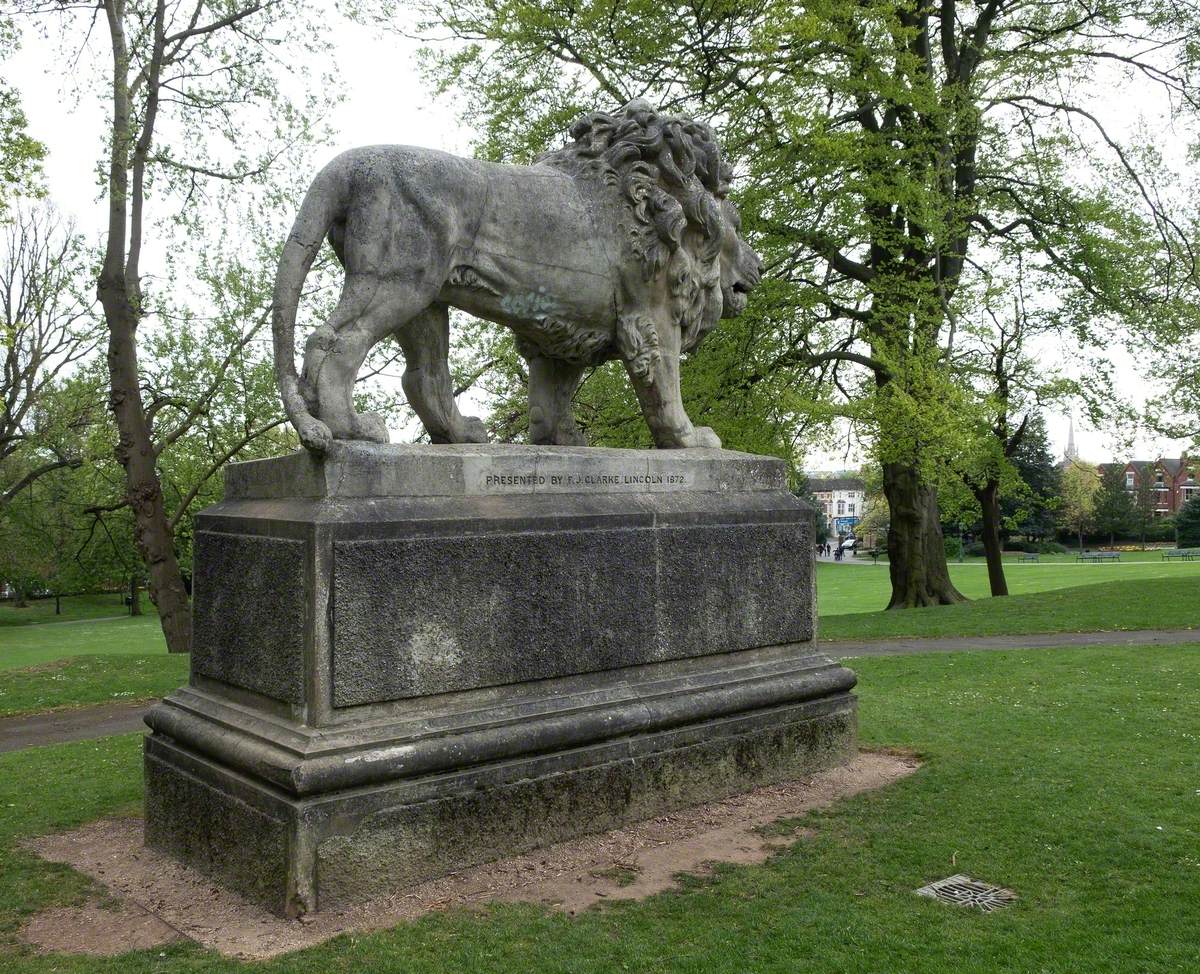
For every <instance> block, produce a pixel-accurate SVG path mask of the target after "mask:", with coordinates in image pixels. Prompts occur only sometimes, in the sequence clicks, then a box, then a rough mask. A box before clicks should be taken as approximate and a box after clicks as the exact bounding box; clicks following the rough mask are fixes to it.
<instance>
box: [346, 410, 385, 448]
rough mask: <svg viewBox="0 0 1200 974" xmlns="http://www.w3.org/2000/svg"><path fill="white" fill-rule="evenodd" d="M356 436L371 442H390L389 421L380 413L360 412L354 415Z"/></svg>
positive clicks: (357, 438)
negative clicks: (385, 420)
mask: <svg viewBox="0 0 1200 974" xmlns="http://www.w3.org/2000/svg"><path fill="white" fill-rule="evenodd" d="M354 438H355V439H356V440H367V441H369V442H371V443H390V442H391V441H392V438H391V435H390V434H389V433H388V428H387V423H385V422H384V420H383V417H382V416H380V415H379V414H378V413H359V414H358V415H357V416H355V417H354Z"/></svg>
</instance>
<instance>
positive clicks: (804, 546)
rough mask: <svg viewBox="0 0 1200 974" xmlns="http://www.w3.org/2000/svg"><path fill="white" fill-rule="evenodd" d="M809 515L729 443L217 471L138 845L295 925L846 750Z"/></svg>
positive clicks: (286, 462)
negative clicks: (181, 680) (717, 447)
mask: <svg viewBox="0 0 1200 974" xmlns="http://www.w3.org/2000/svg"><path fill="white" fill-rule="evenodd" d="M813 528H814V516H813V512H812V511H811V510H810V509H809V508H807V507H806V506H804V505H803V504H802V503H801V502H800V501H798V500H797V499H796V498H795V497H793V496H792V495H791V494H790V493H789V492H788V491H787V489H786V473H785V470H784V466H783V464H782V463H781V462H779V461H776V460H772V459H769V458H764V457H753V456H748V455H745V454H736V453H730V452H726V451H692V450H687V451H660V452H650V451H632V450H629V451H625V450H597V449H581V448H567V447H558V448H547V447H514V446H491V445H489V446H460V447H449V446H437V447H401V446H384V447H381V446H368V445H363V444H353V445H338V446H337V447H336V448H335V450H334V451H333V452H332V453H331V454H330V455H329V456H327V457H326V458H325V459H324V460H316V459H313V458H312V457H310V456H309V455H307V454H294V455H292V456H288V457H281V458H278V459H274V460H263V461H254V462H252V463H247V464H237V465H234V466H233V467H232V468H231V469H230V470H229V472H228V474H227V477H226V500H225V501H224V502H222V503H221V504H218V505H216V506H215V507H212V508H209V509H208V510H207V511H205V512H203V513H202V514H201V515H200V516H199V517H198V519H197V539H196V555H195V633H194V650H193V655H192V675H191V681H190V684H189V686H187V687H184V688H181V689H180V690H178V691H176V692H175V693H173V694H171V695H170V696H169V697H168V698H167V699H166V700H164V701H163V702H162V703H161V704H160V705H158V706H157V707H155V708H154V709H153V710H152V711H151V713H150V714H149V715H148V717H147V723H148V724H149V725H150V726H151V728H152V729H153V731H154V733H153V734H152V735H151V736H150V737H149V738H148V739H147V741H146V756H145V761H146V841H147V843H148V844H149V845H151V846H153V847H155V848H159V849H163V850H166V851H168V852H170V853H172V854H173V855H175V856H176V857H178V858H179V859H181V860H183V861H184V862H187V863H189V864H191V865H193V866H195V867H197V868H199V869H201V870H203V871H205V872H206V873H208V874H210V875H212V876H214V877H215V878H217V879H219V880H220V881H222V882H224V883H226V884H228V885H230V886H231V887H233V888H235V889H237V890H239V891H241V892H243V893H244V894H246V895H248V896H249V897H251V898H253V899H254V900H256V901H258V902H262V903H264V904H266V905H267V906H269V907H270V908H271V909H273V910H275V911H277V912H279V913H281V914H284V915H288V916H297V915H300V914H303V913H307V912H312V911H315V910H317V909H322V908H324V909H327V908H331V907H335V906H344V905H347V904H350V903H352V902H353V901H355V900H356V899H362V898H365V897H368V896H371V895H375V894H379V893H384V892H387V891H388V890H390V889H393V888H395V887H396V886H398V885H402V884H405V883H410V882H415V881H420V880H423V879H428V878H431V877H434V876H437V875H442V874H445V873H447V872H451V871H454V870H456V869H459V868H462V867H464V866H467V865H471V864H475V863H479V862H484V861H487V860H489V859H494V858H498V857H501V856H505V855H510V854H513V853H516V852H520V851H526V850H529V849H532V848H537V847H539V846H543V845H546V844H548V843H551V842H555V841H560V840H563V839H566V838H570V837H573V836H577V835H581V834H585V833H589V832H596V831H602V830H605V829H609V828H613V827H615V826H617V825H620V824H622V823H625V822H629V821H633V820H636V819H640V818H646V817H650V816H653V815H656V814H660V813H662V812H664V811H667V810H670V809H673V808H679V807H682V806H685V805H688V804H694V803H697V802H702V801H706V800H709V799H712V798H714V797H718V796H724V795H729V794H733V793H736V792H738V791H742V790H747V789H749V788H753V787H756V786H758V785H760V784H764V783H768V782H772V781H778V780H783V779H786V778H789V777H795V776H798V775H803V774H806V773H809V772H812V771H815V770H819V769H821V768H826V767H830V766H832V765H835V764H840V763H844V762H845V761H847V760H849V758H850V756H851V755H852V753H853V749H854V744H855V727H856V716H855V715H856V711H855V703H856V701H855V698H854V697H853V695H852V694H851V693H850V690H851V688H852V687H853V685H854V675H853V673H852V672H851V671H849V670H848V669H846V668H844V667H842V666H839V665H836V664H834V663H833V662H831V661H830V660H829V659H828V658H826V657H824V656H822V655H820V654H819V653H817V652H815V649H814V646H813V642H812V640H813V636H814V614H813V551H814V543H813Z"/></svg>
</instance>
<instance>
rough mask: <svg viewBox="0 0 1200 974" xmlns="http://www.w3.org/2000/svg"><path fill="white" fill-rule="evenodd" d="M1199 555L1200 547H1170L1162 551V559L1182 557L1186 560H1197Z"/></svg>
mask: <svg viewBox="0 0 1200 974" xmlns="http://www.w3.org/2000/svg"><path fill="white" fill-rule="evenodd" d="M1197 555H1200V548H1169V549H1168V550H1166V551H1164V552H1163V553H1162V560H1163V561H1168V560H1169V559H1171V558H1181V559H1183V560H1184V561H1195V559H1196V556H1197Z"/></svg>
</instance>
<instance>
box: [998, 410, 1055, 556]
mask: <svg viewBox="0 0 1200 974" xmlns="http://www.w3.org/2000/svg"><path fill="white" fill-rule="evenodd" d="M1010 459H1011V460H1012V463H1013V466H1015V467H1016V471H1017V476H1018V477H1019V478H1020V480H1021V483H1022V484H1024V487H1025V489H1024V490H1023V491H1019V492H1017V491H1014V492H1012V493H1011V494H1009V495H1008V496H1005V497H1003V498H1002V499H1001V502H1000V513H1001V516H1002V517H1003V518H1004V522H1005V524H1006V525H1007V526H1008V527H1009V528H1010V529H1011V530H1014V531H1017V532H1019V533H1021V534H1025V535H1028V536H1029V537H1032V538H1044V537H1046V536H1048V535H1051V534H1053V533H1054V528H1055V526H1056V508H1057V505H1058V495H1059V490H1060V479H1061V478H1060V472H1059V469H1058V465H1057V463H1056V462H1055V458H1054V454H1053V453H1051V451H1050V438H1049V434H1048V433H1047V430H1046V418H1045V416H1044V415H1043V414H1042V412H1041V411H1040V410H1039V411H1035V412H1034V413H1032V415H1031V416H1030V418H1029V422H1028V425H1027V426H1026V429H1025V435H1024V436H1023V437H1022V439H1021V441H1020V443H1019V444H1018V445H1017V448H1016V449H1015V450H1014V451H1013V454H1012V456H1011V458H1010Z"/></svg>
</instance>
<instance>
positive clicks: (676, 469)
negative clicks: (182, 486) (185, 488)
mask: <svg viewBox="0 0 1200 974" xmlns="http://www.w3.org/2000/svg"><path fill="white" fill-rule="evenodd" d="M491 471H495V472H497V473H502V474H505V475H510V476H511V475H514V474H518V473H519V474H526V475H528V474H534V475H539V474H541V475H545V476H544V477H543V479H546V478H549V477H550V476H551V475H555V474H561V475H563V476H564V477H565V476H566V475H567V474H569V473H571V472H576V473H578V472H583V473H585V474H586V473H590V474H593V475H595V474H602V473H605V472H608V473H612V472H613V471H619V472H620V473H622V474H625V473H636V474H638V475H644V474H651V473H653V474H659V475H661V476H662V477H670V476H671V475H686V474H690V475H691V479H690V480H689V479H688V478H687V477H686V476H685V477H684V479H683V480H681V482H680V483H678V484H677V485H674V486H673V485H672V484H671V483H670V482H669V481H668V482H666V483H664V484H661V485H658V486H656V485H654V484H645V483H641V482H639V483H630V484H627V485H624V486H621V487H619V488H618V489H616V490H612V491H610V490H604V489H601V490H599V491H593V490H592V489H591V487H589V486H586V485H585V486H583V487H577V488H575V489H572V488H570V487H565V486H563V487H559V488H553V487H551V489H548V490H547V489H541V490H540V489H538V488H537V487H528V488H526V487H524V486H522V485H521V484H512V485H508V486H506V487H501V488H499V489H494V490H483V489H481V483H480V481H481V479H482V478H484V477H485V476H486V474H487V473H488V472H491ZM786 490H787V464H786V463H785V462H784V461H783V460H781V459H779V458H778V457H772V456H764V455H759V454H754V453H739V452H736V451H732V450H633V449H618V448H609V447H545V446H530V445H525V444H454V445H445V444H442V445H437V446H433V445H429V444H407V445H405V444H391V445H381V444H335V448H334V449H333V450H332V451H331V452H330V453H329V454H327V455H326V456H325V457H324V458H322V459H317V458H314V457H313V456H312V455H311V454H309V453H307V451H299V452H296V453H291V454H287V455H284V456H280V457H267V458H263V459H260V460H249V461H244V462H242V463H232V464H228V465H227V466H226V468H225V497H226V499H227V500H265V499H270V500H274V499H285V498H289V497H290V498H297V497H300V498H307V499H314V498H333V497H338V498H344V499H351V498H367V497H376V498H379V497H397V496H408V497H443V496H447V497H448V496H459V497H461V496H497V495H499V496H506V495H507V496H511V495H517V496H521V495H525V494H536V493H551V494H577V493H582V494H591V493H594V492H599V493H612V492H615V493H635V492H649V493H659V492H666V493H675V492H684V493H730V492H732V493H741V492H754V493H757V492H759V491H786Z"/></svg>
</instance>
